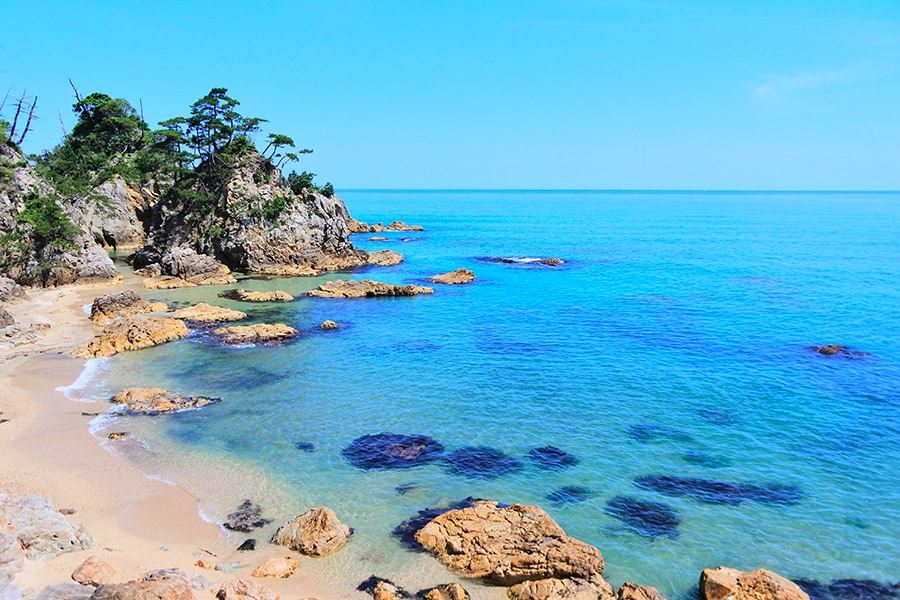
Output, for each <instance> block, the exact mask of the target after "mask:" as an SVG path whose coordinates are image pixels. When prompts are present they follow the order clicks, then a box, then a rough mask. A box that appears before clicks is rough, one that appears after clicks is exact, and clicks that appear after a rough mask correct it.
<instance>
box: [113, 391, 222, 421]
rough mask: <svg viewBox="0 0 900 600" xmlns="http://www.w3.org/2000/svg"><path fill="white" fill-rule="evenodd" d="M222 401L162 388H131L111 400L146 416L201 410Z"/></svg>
mask: <svg viewBox="0 0 900 600" xmlns="http://www.w3.org/2000/svg"><path fill="white" fill-rule="evenodd" d="M221 400H222V399H221V398H209V397H207V396H181V395H179V394H176V393H175V392H170V391H168V390H164V389H161V388H129V389H126V390H122V391H121V392H119V393H118V394H116V395H115V396H113V397H112V398H111V399H110V401H111V402H112V403H113V404H123V405H125V406H127V407H128V409H129V410H131V411H132V412H135V413H140V414H146V415H158V414H161V413H168V412H175V411H179V410H187V409H190V408H200V407H201V406H206V405H207V404H213V403H216V402H219V401H221Z"/></svg>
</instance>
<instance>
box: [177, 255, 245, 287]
mask: <svg viewBox="0 0 900 600" xmlns="http://www.w3.org/2000/svg"><path fill="white" fill-rule="evenodd" d="M160 265H161V266H162V273H163V274H164V275H173V276H175V277H180V278H181V279H184V280H185V281H187V282H188V283H193V284H195V285H227V284H229V283H234V282H235V281H237V280H236V279H235V278H234V277H233V276H232V275H231V270H230V269H229V268H228V267H226V266H225V265H223V264H222V263H220V262H219V261H217V260H216V259H214V258H213V257H211V256H208V255H206V254H199V253H198V252H196V251H194V250H193V249H191V248H187V247H184V246H177V247H174V248H170V249H169V250H168V251H167V252H166V253H164V254H163V255H162V258H161V260H160Z"/></svg>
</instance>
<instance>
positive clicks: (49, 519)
mask: <svg viewBox="0 0 900 600" xmlns="http://www.w3.org/2000/svg"><path fill="white" fill-rule="evenodd" d="M0 512H2V514H3V515H4V520H5V522H6V529H7V530H8V531H9V532H10V533H11V534H12V535H13V536H15V537H16V538H17V539H18V541H19V542H20V543H21V545H22V548H24V550H25V556H26V558H28V559H30V560H49V559H51V558H55V557H57V556H59V555H60V554H65V553H67V552H77V551H79V550H84V549H87V548H90V547H91V546H92V545H93V543H94V540H93V538H91V536H90V534H89V533H88V532H87V531H85V529H84V527H82V526H81V525H72V524H71V523H69V522H68V521H66V518H65V517H64V516H63V515H62V514H60V513H59V512H58V511H57V510H56V508H55V507H54V506H53V502H51V501H50V500H48V499H47V498H39V497H38V496H25V497H24V498H21V499H19V500H17V501H15V502H12V503H9V504H5V505H3V506H2V507H0Z"/></svg>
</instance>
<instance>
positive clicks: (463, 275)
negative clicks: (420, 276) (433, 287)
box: [429, 269, 475, 285]
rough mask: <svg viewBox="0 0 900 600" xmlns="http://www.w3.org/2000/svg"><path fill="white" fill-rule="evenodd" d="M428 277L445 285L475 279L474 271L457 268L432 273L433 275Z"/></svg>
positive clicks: (468, 281)
mask: <svg viewBox="0 0 900 600" xmlns="http://www.w3.org/2000/svg"><path fill="white" fill-rule="evenodd" d="M429 279H431V281H434V282H437V283H443V284H445V285H459V284H463V283H470V282H472V281H475V273H473V272H472V271H470V270H469V269H457V270H455V271H450V272H449V273H441V274H440V275H434V276H433V277H429Z"/></svg>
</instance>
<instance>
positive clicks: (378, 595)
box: [372, 580, 406, 600]
mask: <svg viewBox="0 0 900 600" xmlns="http://www.w3.org/2000/svg"><path fill="white" fill-rule="evenodd" d="M405 598H406V594H404V592H403V590H401V589H400V588H398V587H397V586H396V585H394V584H393V583H391V582H390V581H387V580H381V581H379V582H377V583H376V584H375V587H373V588H372V600H404V599H405Z"/></svg>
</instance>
